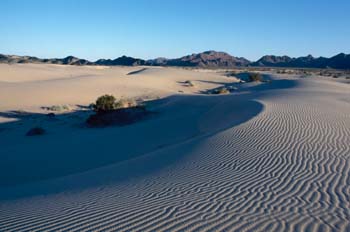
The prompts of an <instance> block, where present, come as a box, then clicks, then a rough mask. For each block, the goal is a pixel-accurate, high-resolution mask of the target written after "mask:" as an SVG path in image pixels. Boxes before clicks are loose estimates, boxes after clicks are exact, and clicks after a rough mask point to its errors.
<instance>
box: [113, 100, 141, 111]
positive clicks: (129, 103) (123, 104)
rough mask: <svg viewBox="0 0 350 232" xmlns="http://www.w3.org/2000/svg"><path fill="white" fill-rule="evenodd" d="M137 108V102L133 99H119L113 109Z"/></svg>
mask: <svg viewBox="0 0 350 232" xmlns="http://www.w3.org/2000/svg"><path fill="white" fill-rule="evenodd" d="M135 106H137V102H136V101H135V100H134V99H120V100H119V101H117V102H116V103H115V109H120V108H130V107H135Z"/></svg>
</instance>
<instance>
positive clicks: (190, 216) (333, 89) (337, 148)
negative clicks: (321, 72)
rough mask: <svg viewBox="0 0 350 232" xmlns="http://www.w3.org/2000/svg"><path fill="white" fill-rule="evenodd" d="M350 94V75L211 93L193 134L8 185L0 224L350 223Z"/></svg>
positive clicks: (242, 226)
mask: <svg viewBox="0 0 350 232" xmlns="http://www.w3.org/2000/svg"><path fill="white" fill-rule="evenodd" d="M185 99H186V97H185ZM189 99H190V100H189V101H188V104H193V102H194V104H195V105H196V103H198V102H201V101H200V100H194V99H193V98H192V99H191V98H189ZM209 99H210V100H209ZM212 99H214V100H212ZM349 99H350V86H349V85H348V84H342V83H337V82H334V81H333V80H326V79H317V78H310V79H298V78H296V79H295V78H293V79H291V80H280V78H278V77H275V80H274V81H273V82H272V83H271V84H266V85H263V86H251V87H249V86H248V87H247V88H246V89H244V88H242V91H241V93H238V94H233V95H229V96H219V97H208V101H209V102H210V101H215V104H211V105H210V107H208V108H205V109H204V112H203V111H199V113H198V114H196V113H195V114H194V115H188V117H196V119H197V120H196V122H197V125H198V127H197V128H198V134H197V135H196V136H193V137H192V138H187V139H184V140H182V141H181V142H178V143H175V144H171V145H169V146H165V147H163V148H160V149H157V150H155V151H153V152H148V153H147V154H144V155H143V156H139V157H136V158H134V159H131V160H127V161H123V162H120V163H117V164H113V165H109V166H105V167H102V168H99V169H95V170H91V171H87V172H84V173H80V174H74V175H71V176H66V177H62V178H59V179H55V180H51V181H50V180H49V181H44V182H40V183H32V184H28V185H23V186H21V185H20V186H15V187H9V188H2V189H0V199H3V200H1V201H0V231H350V148H349V144H350V101H349ZM181 104H185V103H184V102H181ZM198 104H199V103H198ZM199 105H200V104H199ZM172 107H177V105H176V102H174V106H172ZM179 110H180V108H179ZM251 112H254V113H251ZM179 125H181V124H179Z"/></svg>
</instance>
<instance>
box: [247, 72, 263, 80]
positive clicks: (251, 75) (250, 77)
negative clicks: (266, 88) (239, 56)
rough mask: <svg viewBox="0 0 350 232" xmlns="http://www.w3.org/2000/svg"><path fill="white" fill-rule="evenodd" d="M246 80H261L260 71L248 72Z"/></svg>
mask: <svg viewBox="0 0 350 232" xmlns="http://www.w3.org/2000/svg"><path fill="white" fill-rule="evenodd" d="M247 81H248V82H263V81H264V80H263V78H262V76H261V74H260V73H249V75H248V80H247Z"/></svg>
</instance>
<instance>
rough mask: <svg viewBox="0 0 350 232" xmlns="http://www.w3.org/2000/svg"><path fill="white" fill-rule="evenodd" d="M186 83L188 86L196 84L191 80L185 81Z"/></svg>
mask: <svg viewBox="0 0 350 232" xmlns="http://www.w3.org/2000/svg"><path fill="white" fill-rule="evenodd" d="M185 84H186V85H187V86H189V87H193V86H194V84H193V82H192V81H190V80H187V81H185Z"/></svg>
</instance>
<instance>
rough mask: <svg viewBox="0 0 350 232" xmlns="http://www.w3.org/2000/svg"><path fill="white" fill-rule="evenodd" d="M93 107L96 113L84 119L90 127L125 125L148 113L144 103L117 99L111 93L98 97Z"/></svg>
mask: <svg viewBox="0 0 350 232" xmlns="http://www.w3.org/2000/svg"><path fill="white" fill-rule="evenodd" d="M93 109H94V110H95V112H96V114H94V115H91V116H90V117H89V118H88V119H87V121H86V123H87V124H88V125H89V126H91V127H105V126H111V125H118V126H122V125H127V124H131V123H134V122H136V121H139V120H141V119H142V118H144V117H145V116H146V115H149V114H150V112H149V111H147V110H146V107H145V106H144V105H140V104H137V102H136V101H135V100H131V99H121V100H119V101H117V100H116V98H115V97H114V96H112V95H103V96H101V97H99V98H98V99H97V100H96V103H95V104H93Z"/></svg>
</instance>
